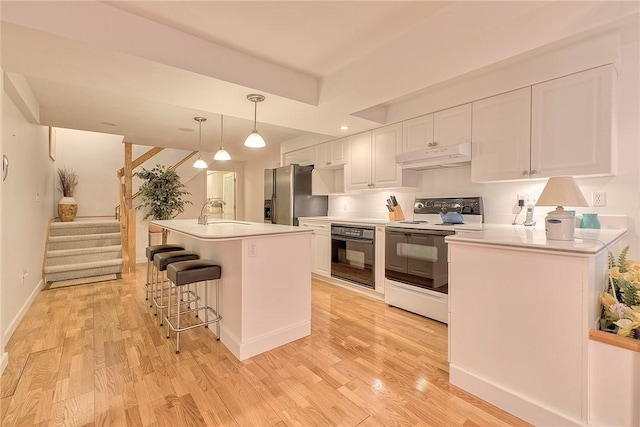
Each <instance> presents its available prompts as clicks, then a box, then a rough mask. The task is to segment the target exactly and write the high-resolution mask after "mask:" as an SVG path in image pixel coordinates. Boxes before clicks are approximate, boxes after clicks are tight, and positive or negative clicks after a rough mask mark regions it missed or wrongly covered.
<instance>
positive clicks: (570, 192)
mask: <svg viewBox="0 0 640 427" xmlns="http://www.w3.org/2000/svg"><path fill="white" fill-rule="evenodd" d="M536 206H589V205H588V204H587V201H586V200H585V198H584V196H583V195H582V192H581V191H580V187H578V183H577V182H576V180H575V179H574V178H573V177H572V176H553V177H551V178H549V181H547V185H545V187H544V189H543V190H542V194H540V197H539V198H538V202H537V203H536Z"/></svg>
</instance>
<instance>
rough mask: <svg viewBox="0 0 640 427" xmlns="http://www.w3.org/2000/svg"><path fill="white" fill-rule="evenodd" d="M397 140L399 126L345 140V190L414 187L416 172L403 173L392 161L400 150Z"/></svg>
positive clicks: (400, 136) (400, 127) (406, 171)
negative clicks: (346, 155)
mask: <svg viewBox="0 0 640 427" xmlns="http://www.w3.org/2000/svg"><path fill="white" fill-rule="evenodd" d="M401 138H402V124H401V123H396V124H394V125H390V126H385V127H382V128H378V129H374V130H373V131H370V132H364V133H361V134H357V135H354V136H352V137H349V138H348V143H349V162H348V163H347V166H346V169H345V175H346V189H347V191H349V190H362V189H368V188H391V187H403V186H416V185H417V184H418V175H417V172H416V171H411V170H404V169H402V168H401V167H400V166H398V164H397V163H396V161H395V158H396V154H398V153H399V152H400V150H401V144H402V143H401Z"/></svg>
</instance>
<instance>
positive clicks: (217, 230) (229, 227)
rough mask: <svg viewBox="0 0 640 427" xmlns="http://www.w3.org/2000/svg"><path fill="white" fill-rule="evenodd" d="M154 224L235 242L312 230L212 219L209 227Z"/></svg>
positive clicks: (172, 222)
mask: <svg viewBox="0 0 640 427" xmlns="http://www.w3.org/2000/svg"><path fill="white" fill-rule="evenodd" d="M151 223H152V224H154V225H157V226H158V227H162V228H166V229H167V230H171V231H175V232H177V233H182V234H186V235H188V236H192V237H195V238H197V239H203V240H233V239H244V238H248V237H260V236H268V235H278V234H296V233H311V232H312V230H309V229H305V228H302V227H295V226H290V225H279V224H268V223H261V222H248V221H234V220H225V219H211V220H209V223H208V224H207V225H203V224H198V220H197V219H170V220H154V221H151Z"/></svg>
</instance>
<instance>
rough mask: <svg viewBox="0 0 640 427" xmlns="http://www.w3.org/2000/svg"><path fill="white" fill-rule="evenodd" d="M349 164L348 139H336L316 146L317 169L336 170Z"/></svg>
mask: <svg viewBox="0 0 640 427" xmlns="http://www.w3.org/2000/svg"><path fill="white" fill-rule="evenodd" d="M346 163H347V138H341V139H336V140H334V141H329V142H324V143H322V144H320V145H316V162H315V168H317V169H335V168H340V167H342V166H344V165H345V164H346Z"/></svg>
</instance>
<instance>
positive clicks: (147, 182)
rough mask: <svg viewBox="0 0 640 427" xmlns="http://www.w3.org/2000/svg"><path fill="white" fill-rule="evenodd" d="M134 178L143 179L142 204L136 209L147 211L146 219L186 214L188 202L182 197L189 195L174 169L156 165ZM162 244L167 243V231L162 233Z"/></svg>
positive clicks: (138, 173) (141, 187) (141, 189)
mask: <svg viewBox="0 0 640 427" xmlns="http://www.w3.org/2000/svg"><path fill="white" fill-rule="evenodd" d="M133 176H135V177H138V178H140V179H142V180H143V181H144V182H143V183H142V185H141V186H140V189H139V193H140V197H141V198H142V202H141V203H140V204H139V205H138V206H136V209H146V214H145V216H144V219H147V218H151V219H155V220H167V219H171V218H174V217H175V216H176V215H178V214H180V213H182V212H184V206H185V204H187V203H189V204H191V202H190V201H188V200H183V199H182V197H183V196H186V195H189V194H191V193H189V192H188V191H186V190H184V188H185V185H184V184H182V183H181V182H180V176H179V175H178V174H177V173H176V171H174V170H173V169H167V168H165V167H164V166H162V165H156V166H155V167H154V168H153V169H151V170H147V169H145V168H142V171H140V172H135V173H134V174H133ZM162 243H163V244H166V243H167V234H166V230H163V232H162Z"/></svg>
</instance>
